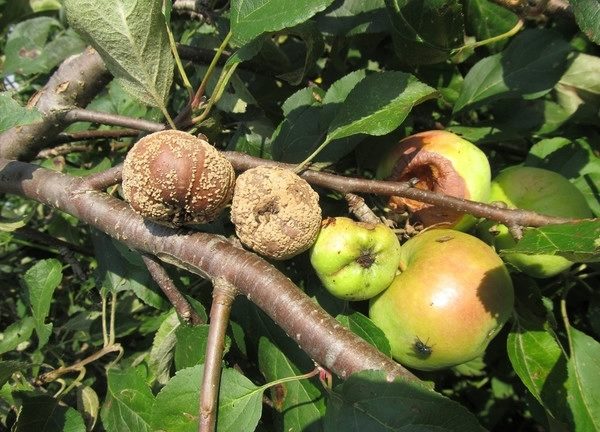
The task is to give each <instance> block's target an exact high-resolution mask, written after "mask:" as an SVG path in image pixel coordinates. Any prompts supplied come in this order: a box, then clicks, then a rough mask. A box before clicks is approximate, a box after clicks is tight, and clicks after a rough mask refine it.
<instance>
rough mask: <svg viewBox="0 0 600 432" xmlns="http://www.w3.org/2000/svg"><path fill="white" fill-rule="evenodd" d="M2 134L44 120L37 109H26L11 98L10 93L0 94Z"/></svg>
mask: <svg viewBox="0 0 600 432" xmlns="http://www.w3.org/2000/svg"><path fill="white" fill-rule="evenodd" d="M0 112H1V113H2V115H1V116H0V133H2V132H4V131H5V130H8V129H10V128H13V127H15V126H24V125H27V124H30V123H35V122H37V121H41V120H42V114H41V113H40V112H39V111H38V110H37V109H36V108H25V107H23V106H21V105H20V104H19V102H17V101H16V100H14V99H13V98H12V97H11V93H10V92H1V93H0Z"/></svg>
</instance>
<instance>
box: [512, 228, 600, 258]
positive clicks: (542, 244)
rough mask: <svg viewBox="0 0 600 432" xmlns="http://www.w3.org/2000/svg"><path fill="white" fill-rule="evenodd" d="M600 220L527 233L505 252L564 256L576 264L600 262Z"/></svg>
mask: <svg viewBox="0 0 600 432" xmlns="http://www.w3.org/2000/svg"><path fill="white" fill-rule="evenodd" d="M599 239H600V220H598V219H594V220H586V221H583V222H578V223H573V224H559V225H546V226H544V227H540V228H530V229H528V230H526V231H525V235H524V236H523V238H522V239H521V240H520V241H519V243H517V245H516V246H515V247H513V248H510V249H504V250H503V251H502V253H506V254H509V253H525V254H534V255H535V254H545V255H561V256H564V257H565V258H567V259H569V260H571V261H574V262H598V261H600V242H599Z"/></svg>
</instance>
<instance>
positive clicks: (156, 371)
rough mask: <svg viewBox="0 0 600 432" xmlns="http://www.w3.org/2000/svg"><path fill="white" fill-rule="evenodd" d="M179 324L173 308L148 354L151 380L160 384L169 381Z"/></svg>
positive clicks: (159, 329) (157, 333) (156, 335)
mask: <svg viewBox="0 0 600 432" xmlns="http://www.w3.org/2000/svg"><path fill="white" fill-rule="evenodd" d="M179 325H180V323H179V317H178V316H177V313H176V312H175V310H174V309H173V310H172V311H171V313H169V315H168V316H167V318H166V319H165V320H164V321H163V322H162V323H161V325H160V327H159V328H158V331H157V332H156V334H155V335H154V340H153V341H152V348H151V349H150V354H149V356H148V369H149V371H150V376H151V379H150V381H151V382H152V381H154V380H156V381H157V382H158V383H159V384H166V383H167V381H169V376H170V374H169V371H170V369H171V363H172V360H173V351H174V348H175V341H176V337H175V334H176V331H177V329H178V328H179Z"/></svg>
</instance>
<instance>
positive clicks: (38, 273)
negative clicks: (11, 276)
mask: <svg viewBox="0 0 600 432" xmlns="http://www.w3.org/2000/svg"><path fill="white" fill-rule="evenodd" d="M61 280H62V265H61V263H60V262H59V261H58V260H55V259H47V260H42V261H39V262H38V263H37V264H35V265H34V266H33V267H31V268H30V269H29V270H27V272H26V273H25V275H24V276H23V283H24V284H25V295H26V298H27V303H28V305H29V308H30V310H31V315H32V316H33V319H34V320H35V331H36V333H37V335H38V340H39V343H38V348H41V347H43V346H44V345H46V343H47V342H48V338H49V337H50V333H51V332H52V323H50V324H45V321H46V317H47V316H48V312H50V303H51V301H52V296H53V294H54V290H55V289H56V287H58V285H59V284H60V282H61Z"/></svg>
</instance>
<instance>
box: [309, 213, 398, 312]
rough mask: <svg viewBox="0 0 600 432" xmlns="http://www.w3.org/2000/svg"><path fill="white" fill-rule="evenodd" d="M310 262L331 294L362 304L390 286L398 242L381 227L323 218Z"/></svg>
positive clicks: (394, 270) (395, 263)
mask: <svg viewBox="0 0 600 432" xmlns="http://www.w3.org/2000/svg"><path fill="white" fill-rule="evenodd" d="M310 262H311V264H312V266H313V268H314V269H315V271H316V273H317V275H318V276H319V279H321V282H322V283H323V285H324V286H325V288H327V290H328V291H329V292H330V293H331V294H333V295H334V296H336V297H338V298H341V299H345V300H366V299H369V298H371V297H373V296H375V295H377V294H379V293H380V292H381V291H383V290H384V289H386V288H387V287H388V286H389V285H390V283H392V280H393V279H394V276H395V275H396V272H397V270H398V263H399V262H400V242H399V241H398V237H396V234H394V232H393V231H392V230H391V229H390V228H388V227H387V226H386V225H384V224H383V223H379V224H370V223H366V222H356V221H354V220H352V219H349V218H347V217H335V218H327V219H324V220H323V223H322V225H321V231H320V232H319V235H318V236H317V240H316V242H315V244H314V245H313V246H312V248H311V250H310Z"/></svg>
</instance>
